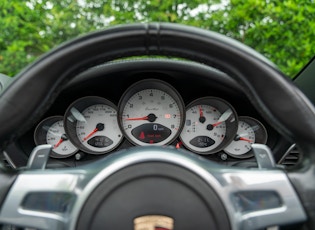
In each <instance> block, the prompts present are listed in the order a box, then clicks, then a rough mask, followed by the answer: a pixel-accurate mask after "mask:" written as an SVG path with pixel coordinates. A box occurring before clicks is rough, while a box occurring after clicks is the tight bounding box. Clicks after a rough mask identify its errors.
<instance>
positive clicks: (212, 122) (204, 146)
mask: <svg viewBox="0 0 315 230" xmlns="http://www.w3.org/2000/svg"><path fill="white" fill-rule="evenodd" d="M236 130H237V115H236V112H235V110H234V109H233V108H232V106H231V105H229V104H228V103H227V102H225V101H224V100H221V99H219V98H214V97H206V98H200V99H197V100H195V101H193V102H192V103H190V104H189V105H188V106H187V109H186V121H185V125H184V128H183V131H182V133H181V135H180V138H181V140H182V142H183V144H184V145H185V146H186V147H187V148H188V149H190V150H191V151H193V152H196V153H199V154H210V153H214V152H217V151H219V150H221V149H222V148H223V147H224V146H225V145H226V144H227V143H229V142H230V141H231V140H232V138H233V137H234V135H235V133H236Z"/></svg>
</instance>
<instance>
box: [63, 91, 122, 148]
mask: <svg viewBox="0 0 315 230" xmlns="http://www.w3.org/2000/svg"><path fill="white" fill-rule="evenodd" d="M64 124H65V130H66V133H67V135H68V137H69V138H70V140H71V141H72V142H73V143H74V144H76V145H77V146H78V148H79V149H80V150H82V151H84V152H87V153H90V154H103V153H107V152H109V151H111V150H113V149H115V148H116V147H117V146H118V145H119V144H120V142H121V141H122V138H123V135H122V133H121V131H120V128H119V126H118V121H117V109H116V107H115V105H114V104H113V103H111V102H110V101H108V100H106V99H105V98H101V97H94V96H90V97H84V98H80V99H78V100H76V101H75V102H74V103H73V104H72V105H70V106H69V108H68V109H67V111H66V114H65V117H64Z"/></svg>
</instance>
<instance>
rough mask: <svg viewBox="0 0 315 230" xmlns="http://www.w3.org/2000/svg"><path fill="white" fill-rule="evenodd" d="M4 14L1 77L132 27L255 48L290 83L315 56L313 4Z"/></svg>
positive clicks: (31, 2)
mask: <svg viewBox="0 0 315 230" xmlns="http://www.w3.org/2000/svg"><path fill="white" fill-rule="evenodd" d="M0 9H1V10H0V18H1V20H0V28H1V33H0V73H4V74H7V75H9V76H14V75H15V74H17V73H18V72H19V71H20V70H21V69H22V68H23V67H25V66H26V65H27V64H29V63H30V62H32V61H33V60H34V59H36V58H37V57H38V56H39V55H41V54H43V53H45V52H47V51H49V50H50V49H51V48H53V47H55V46H57V45H58V44H60V43H62V42H65V41H67V40H69V39H71V38H74V37H77V36H79V35H80V34H84V33H86V32H90V31H94V30H99V29H102V28H106V27H108V26H112V25H116V24H123V23H133V22H152V21H154V22H173V23H182V24H187V25H192V26H197V27H201V28H205V29H209V30H213V31H217V32H219V33H221V34H225V35H227V36H229V37H232V38H235V39H237V40H239V41H241V42H243V43H245V44H247V45H249V46H250V47H252V48H254V49H255V50H257V51H258V52H260V53H261V54H263V55H264V56H266V57H267V58H269V59H270V60H271V61H273V62H274V63H275V64H276V65H277V66H278V67H279V68H280V70H282V71H283V72H284V73H285V74H287V75H288V76H289V77H294V76H295V75H296V74H297V73H298V71H299V70H301V68H302V67H303V66H304V65H305V64H306V63H307V62H308V61H309V60H310V59H311V57H313V55H314V53H315V52H314V50H315V40H314V39H312V38H313V37H314V33H315V21H314V13H315V4H314V2H313V1H311V0H301V1H292V0H281V1H280V0H230V1H229V0H208V1H203V0H189V1H183V0H177V1H174V0H51V1H46V0H28V1H21V0H3V1H1V2H0Z"/></svg>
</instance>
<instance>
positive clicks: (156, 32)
mask: <svg viewBox="0 0 315 230" xmlns="http://www.w3.org/2000/svg"><path fill="white" fill-rule="evenodd" d="M142 55H161V56H172V57H180V58H185V59H189V60H191V61H196V62H201V63H204V64H206V65H211V66H214V67H216V68H218V69H220V70H222V71H224V72H226V73H228V74H229V75H230V76H231V77H233V78H234V79H236V80H237V81H238V82H239V83H240V84H241V85H242V86H243V88H244V91H245V93H246V94H247V96H248V98H250V99H251V101H252V103H253V105H254V106H255V107H256V109H257V110H258V111H259V112H260V113H261V114H262V115H263V117H264V118H265V119H266V120H267V121H269V123H270V124H271V125H272V126H273V127H274V128H275V129H277V130H278V131H279V132H280V133H281V134H283V135H284V136H285V137H287V138H288V139H291V140H293V141H295V142H296V143H297V144H298V146H300V147H301V149H302V150H303V153H304V158H305V160H304V161H303V163H302V164H300V165H299V167H298V168H296V169H295V170H294V171H293V172H291V173H290V175H289V176H290V177H291V178H292V181H293V182H294V184H296V185H298V186H296V188H297V190H298V191H299V194H300V196H301V197H302V200H303V203H304V206H305V207H306V209H308V210H309V215H310V216H311V217H313V218H311V219H314V216H315V211H311V210H315V209H314V208H313V207H314V204H315V202H313V201H314V200H313V199H314V198H312V197H314V196H310V195H311V194H314V188H315V186H313V188H307V187H305V186H303V185H302V184H303V183H302V182H303V181H305V180H309V179H314V171H313V167H314V162H315V160H314V159H315V157H314V155H315V154H312V152H313V150H314V147H315V122H314V121H315V111H314V108H313V106H312V105H311V103H310V102H309V101H308V99H307V98H306V97H305V96H304V95H303V94H302V93H301V92H300V91H299V89H298V88H297V87H295V86H294V84H293V83H292V82H291V81H289V80H288V79H286V78H285V76H284V75H283V74H282V73H281V72H280V71H278V70H277V69H276V68H275V67H274V66H273V65H271V64H270V63H269V62H267V61H266V60H265V59H263V58H262V57H261V56H259V55H258V54H257V53H255V52H254V51H252V50H251V49H249V48H248V47H246V46H244V45H242V44H241V43H238V42H236V41H234V40H232V39H229V38H227V37H224V36H222V35H219V34H217V33H213V32H210V31H205V30H202V29H197V28H194V27H189V26H183V25H176V24H168V23H152V24H131V25H126V26H118V27H113V28H110V29H107V30H103V31H98V32H95V33H92V34H88V35H86V36H83V37H79V38H77V39H74V40H72V41H70V42H68V43H65V44H63V45H61V46H59V47H57V48H56V49H54V50H52V51H51V52H49V53H47V54H46V55H44V56H42V57H41V58H40V59H38V60H37V61H36V62H34V63H33V64H32V65H30V66H28V67H27V68H26V69H24V70H23V71H22V72H21V73H20V74H19V75H18V76H17V77H16V78H15V80H14V82H13V83H12V84H11V85H10V86H9V87H8V88H7V89H6V90H5V91H4V92H3V93H2V94H1V100H0V111H1V117H0V125H1V129H0V141H1V145H2V148H3V149H4V148H5V147H6V145H7V144H8V143H10V142H12V141H14V140H15V139H16V138H17V137H19V136H20V135H22V134H23V133H24V132H25V131H26V130H27V129H28V128H29V127H31V126H32V125H33V124H34V123H35V122H36V121H37V120H38V118H39V117H40V116H41V115H42V114H43V113H44V112H45V111H47V109H48V108H49V106H50V105H51V103H52V102H53V101H54V98H55V97H56V96H57V95H58V93H59V90H60V88H61V86H62V85H63V84H65V83H66V82H68V81H69V80H71V79H72V78H74V77H75V75H76V74H77V73H79V72H82V71H84V70H85V69H87V68H89V67H91V66H95V65H97V64H99V63H103V62H106V61H111V60H115V59H118V58H124V57H130V56H142ZM30 95H31V96H30ZM311 183H313V184H314V182H311ZM299 186H300V187H299ZM305 191H307V192H308V195H306V196H303V195H302V194H303V193H304V192H305ZM312 208H313V209H312Z"/></svg>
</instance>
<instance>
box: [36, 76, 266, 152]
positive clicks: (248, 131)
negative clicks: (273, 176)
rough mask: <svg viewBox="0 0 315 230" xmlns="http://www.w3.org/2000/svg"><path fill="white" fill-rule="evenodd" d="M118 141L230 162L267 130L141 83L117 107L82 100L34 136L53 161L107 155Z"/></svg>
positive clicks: (219, 105)
mask: <svg viewBox="0 0 315 230" xmlns="http://www.w3.org/2000/svg"><path fill="white" fill-rule="evenodd" d="M123 139H126V140H127V141H128V142H130V143H131V144H132V145H139V146H147V145H156V146H162V145H170V144H174V143H176V144H175V146H176V148H186V149H188V150H190V151H192V152H194V153H197V154H201V155H209V154H213V153H217V152H219V151H224V152H225V153H226V154H228V155H230V156H232V157H234V158H249V157H252V156H253V153H252V151H251V144H253V143H263V144H265V143H266V142H267V131H266V128H265V127H264V126H263V124H262V123H261V122H259V121H258V120H257V119H255V118H252V117H248V116H238V115H237V112H236V111H235V109H234V108H233V106H232V105H231V104H229V103H228V102H227V101H225V100H223V99H221V98H218V97H211V96H207V97H202V98H197V99H195V100H194V101H192V102H191V103H189V104H188V105H184V102H183V99H182V98H181V95H180V94H179V93H178V92H177V90H176V89H175V88H174V87H173V86H171V85H170V84H169V83H167V82H164V81H161V80H157V79H147V80H141V81H138V82H136V83H134V84H133V85H131V86H130V87H129V88H128V89H127V90H126V91H125V92H124V94H123V95H122V96H121V98H120V101H119V103H118V105H117V106H116V105H115V104H114V103H112V102H111V101H109V100H107V99H105V98H102V97H98V96H86V97H82V98H79V99H78V100H76V101H74V102H73V103H72V104H71V105H70V106H69V107H68V108H67V110H66V112H65V114H64V116H52V117H48V118H46V119H44V120H42V121H41V122H40V123H39V124H38V125H37V127H36V129H35V132H34V141H35V144H36V145H40V144H51V145H52V146H53V149H52V154H51V157H53V158H67V157H70V156H73V155H75V154H76V153H77V152H78V151H82V152H84V153H87V154H94V155H100V154H105V153H109V152H111V151H113V150H115V149H116V148H118V146H120V145H121V143H122V141H123Z"/></svg>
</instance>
